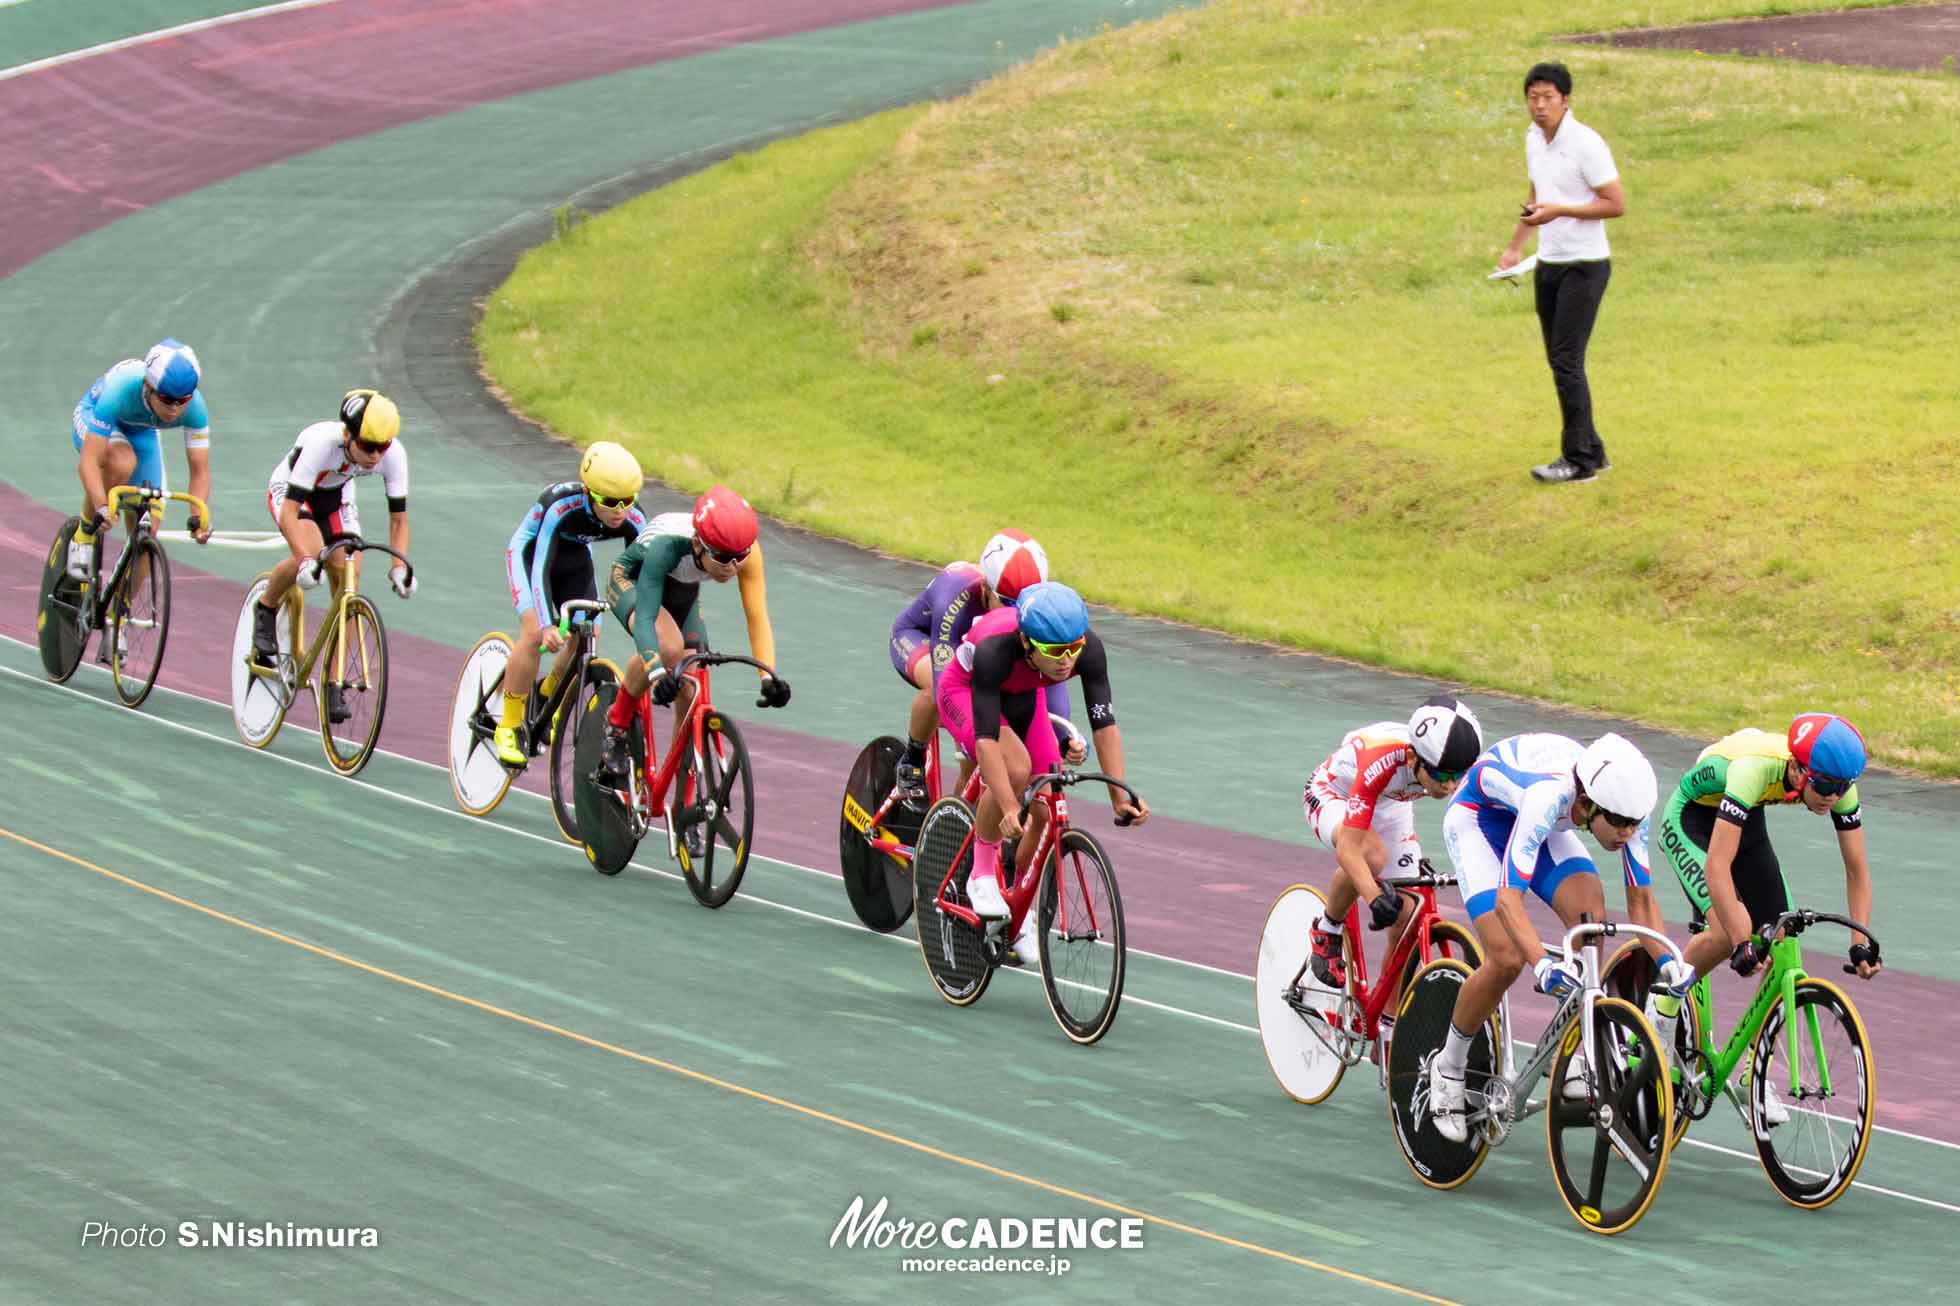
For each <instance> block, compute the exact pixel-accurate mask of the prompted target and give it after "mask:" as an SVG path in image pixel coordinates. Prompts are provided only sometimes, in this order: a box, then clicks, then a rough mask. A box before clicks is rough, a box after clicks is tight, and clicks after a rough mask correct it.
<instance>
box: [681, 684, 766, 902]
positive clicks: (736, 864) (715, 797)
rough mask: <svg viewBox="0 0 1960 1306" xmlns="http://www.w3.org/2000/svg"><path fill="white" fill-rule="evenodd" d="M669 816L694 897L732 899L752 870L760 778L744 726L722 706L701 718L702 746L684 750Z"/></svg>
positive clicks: (684, 870)
mask: <svg viewBox="0 0 1960 1306" xmlns="http://www.w3.org/2000/svg"><path fill="white" fill-rule="evenodd" d="M667 819H668V821H669V823H670V824H669V828H670V829H671V830H672V831H673V834H674V837H675V840H676V845H675V854H676V856H678V858H679V859H680V864H681V875H682V877H683V878H685V879H686V880H687V891H688V892H689V893H691V894H693V895H694V900H695V901H696V902H698V903H700V904H701V905H702V906H703V907H719V906H721V905H722V904H724V903H726V902H727V901H728V900H729V899H730V898H733V897H734V896H735V890H736V889H738V888H740V887H741V884H742V874H743V872H745V871H747V870H748V869H749V838H750V836H751V835H752V834H754V832H755V781H754V779H753V777H752V776H751V775H750V774H749V748H748V745H747V744H745V743H743V742H742V731H741V728H740V727H738V726H737V725H736V724H735V722H734V721H733V720H732V719H731V718H729V717H727V716H724V715H723V714H722V712H721V711H720V709H718V708H709V709H708V710H707V712H706V713H704V714H703V715H702V717H701V744H700V748H699V749H698V750H696V749H692V748H689V749H683V750H682V752H681V764H680V769H679V770H677V771H676V772H675V773H674V786H673V788H672V789H671V790H670V791H669V798H668V808H667Z"/></svg>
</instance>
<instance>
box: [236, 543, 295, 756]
mask: <svg viewBox="0 0 1960 1306" xmlns="http://www.w3.org/2000/svg"><path fill="white" fill-rule="evenodd" d="M270 579H271V578H270V576H269V575H261V576H260V577H259V578H258V579H257V580H255V581H253V582H252V584H251V587H250V588H249V589H247V590H246V591H245V602H244V603H243V604H241V605H240V606H239V609H238V620H237V621H236V622H235V623H234V624H233V626H232V631H231V723H232V727H233V728H234V729H235V730H237V731H238V737H239V738H240V739H241V740H243V741H244V742H245V743H247V744H249V745H250V746H251V747H253V748H264V747H265V746H266V745H267V744H269V743H271V742H272V740H273V737H274V736H276V735H277V734H278V733H279V727H280V726H281V725H283V724H284V723H285V720H286V710H287V709H288V708H290V707H292V705H293V698H294V695H295V693H296V692H297V690H298V687H299V686H298V670H297V668H298V663H297V662H296V661H295V654H294V650H295V649H297V648H298V647H299V639H298V633H297V631H296V630H295V628H294V625H293V616H292V614H293V612H294V605H293V604H292V603H291V602H281V603H280V604H279V607H278V609H277V610H276V611H275V612H274V614H273V619H272V620H273V630H274V631H275V632H276V636H277V639H278V642H279V654H278V656H277V657H276V658H274V659H273V664H272V666H271V667H268V668H258V667H255V666H254V665H253V662H252V630H253V627H254V624H255V618H256V614H257V611H258V606H259V596H260V595H261V594H264V593H265V589H266V585H267V583H268V582H269V580H270Z"/></svg>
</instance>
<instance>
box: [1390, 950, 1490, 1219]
mask: <svg viewBox="0 0 1960 1306" xmlns="http://www.w3.org/2000/svg"><path fill="white" fill-rule="evenodd" d="M1469 978H1470V968H1469V967H1468V966H1466V965H1464V964H1463V963H1462V962H1460V961H1455V960H1448V959H1439V960H1436V961H1432V962H1430V963H1429V964H1428V965H1427V966H1424V967H1423V968H1422V969H1421V970H1419V971H1417V972H1416V977H1415V979H1414V980H1413V981H1412V982H1411V983H1410V984H1409V987H1408V988H1407V989H1406V990H1405V991H1404V992H1403V994H1402V1009H1401V1010H1400V1011H1399V1012H1397V1013H1396V1017H1395V1037H1394V1038H1393V1039H1392V1040H1390V1042H1389V1045H1388V1046H1389V1054H1388V1116H1389V1121H1390V1123H1391V1124H1392V1125H1393V1126H1394V1128H1395V1144H1396V1146H1397V1147H1399V1148H1401V1149H1402V1159H1403V1160H1405V1161H1407V1162H1408V1163H1409V1169H1411V1170H1413V1171H1415V1174H1416V1178H1418V1179H1420V1180H1422V1182H1423V1183H1425V1184H1427V1185H1429V1186H1430V1187H1431V1188H1445V1189H1447V1188H1456V1187H1459V1186H1461V1185H1462V1184H1465V1183H1467V1182H1469V1180H1470V1176H1472V1175H1474V1174H1476V1173H1477V1169H1478V1167H1479V1166H1481V1165H1483V1163H1484V1157H1485V1156H1486V1155H1488V1154H1489V1152H1490V1140H1489V1138H1488V1137H1487V1136H1486V1135H1485V1134H1484V1131H1483V1130H1481V1129H1479V1128H1478V1127H1477V1126H1476V1125H1475V1124H1472V1125H1471V1126H1470V1136H1469V1137H1468V1138H1466V1139H1465V1140H1464V1141H1463V1142H1461V1143H1454V1142H1451V1141H1450V1140H1449V1139H1447V1138H1445V1137H1443V1136H1442V1135H1441V1134H1440V1133H1438V1132H1437V1131H1436V1125H1435V1122H1434V1121H1433V1120H1431V1119H1430V1114H1429V1063H1430V1062H1431V1061H1432V1060H1433V1059H1435V1057H1436V1056H1437V1055H1439V1054H1440V1053H1441V1052H1442V1050H1443V1043H1444V1041H1445V1039H1446V1037H1447V1035H1448V1033H1449V1028H1450V1016H1451V1013H1452V1012H1454V1011H1455V1010H1456V997H1457V993H1458V991H1459V990H1461V989H1462V987H1463V985H1464V983H1465V981H1467V980H1468V979H1469ZM1497 1038H1498V1034H1497V1022H1496V1020H1495V1019H1494V1018H1493V1019H1490V1020H1486V1021H1485V1022H1484V1023H1483V1024H1482V1025H1480V1026H1479V1027H1478V1029H1477V1033H1476V1037H1474V1038H1473V1039H1471V1040H1470V1060H1469V1062H1468V1063H1467V1065H1466V1067H1465V1073H1464V1083H1465V1085H1466V1087H1467V1089H1468V1096H1469V1107H1470V1110H1471V1112H1472V1113H1473V1114H1474V1113H1475V1112H1476V1110H1477V1108H1478V1105H1479V1104H1480V1103H1481V1101H1482V1100H1483V1094H1484V1086H1485V1085H1487V1084H1488V1083H1489V1082H1490V1081H1491V1079H1492V1077H1493V1076H1494V1075H1495V1074H1496V1073H1497V1046H1498V1044H1497Z"/></svg>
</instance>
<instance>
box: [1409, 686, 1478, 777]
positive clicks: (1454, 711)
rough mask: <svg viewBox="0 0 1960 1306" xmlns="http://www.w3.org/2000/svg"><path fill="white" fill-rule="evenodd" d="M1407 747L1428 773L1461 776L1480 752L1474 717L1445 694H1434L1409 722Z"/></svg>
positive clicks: (1464, 707) (1468, 710) (1473, 714)
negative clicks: (1427, 769)
mask: <svg viewBox="0 0 1960 1306" xmlns="http://www.w3.org/2000/svg"><path fill="white" fill-rule="evenodd" d="M1409 744H1410V746H1411V747H1413V748H1414V749H1415V750H1416V756H1417V757H1419V758H1421V759H1422V764H1423V765H1424V766H1426V767H1428V768H1429V769H1430V770H1431V771H1437V772H1441V773H1442V774H1444V775H1461V774H1462V773H1463V772H1465V771H1468V770H1469V769H1470V765H1471V763H1473V762H1475V761H1476V760H1477V754H1479V753H1481V752H1483V751H1484V727H1483V723H1482V722H1480V721H1478V720H1477V714H1476V713H1475V712H1472V711H1471V710H1470V709H1469V708H1468V707H1466V706H1465V705H1464V704H1462V703H1459V702H1458V701H1457V700H1456V699H1454V698H1451V697H1450V696H1449V695H1448V694H1438V695H1437V696H1436V697H1434V698H1432V699H1430V700H1428V701H1427V702H1425V703H1424V704H1423V705H1422V706H1421V707H1419V708H1417V709H1416V711H1415V715H1414V716H1412V717H1410V718H1409Z"/></svg>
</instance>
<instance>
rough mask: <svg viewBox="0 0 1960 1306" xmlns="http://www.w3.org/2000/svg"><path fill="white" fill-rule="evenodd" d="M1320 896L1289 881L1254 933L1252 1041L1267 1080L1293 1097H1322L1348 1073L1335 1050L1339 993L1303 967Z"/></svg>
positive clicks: (1340, 1040)
mask: <svg viewBox="0 0 1960 1306" xmlns="http://www.w3.org/2000/svg"><path fill="white" fill-rule="evenodd" d="M1326 911H1327V900H1326V898H1324V897H1322V896H1321V892H1320V890H1318V889H1316V888H1314V887H1313V886H1312V885H1310V884H1296V885H1294V886H1292V887H1291V888H1289V889H1287V890H1286V891H1285V892H1284V893H1282V894H1280V896H1279V897H1278V898H1276V899H1274V901H1273V906H1272V910H1270V911H1268V912H1267V913H1266V929H1265V932H1264V933H1263V934H1261V935H1260V936H1259V961H1258V965H1257V967H1256V969H1255V971H1254V977H1253V983H1252V989H1253V997H1254V999H1255V1005H1257V1007H1258V1009H1259V1041H1260V1042H1261V1043H1262V1044H1264V1045H1265V1048H1266V1064H1267V1065H1269V1066H1271V1067H1272V1070H1273V1078H1275V1079H1277V1080H1279V1086H1280V1087H1281V1088H1283V1089H1285V1090H1286V1095H1287V1096H1288V1097H1290V1098H1292V1099H1293V1100H1294V1101H1295V1102H1304V1103H1306V1104H1308V1105H1309V1106H1311V1105H1312V1104H1314V1103H1316V1102H1324V1101H1326V1100H1327V1098H1328V1095H1329V1094H1331V1093H1333V1091H1334V1088H1335V1086H1336V1085H1338V1084H1339V1083H1340V1082H1341V1076H1342V1075H1343V1074H1345V1073H1347V1058H1346V1057H1345V1056H1344V1055H1342V1052H1341V1050H1340V1049H1341V1048H1342V1047H1343V1046H1344V1045H1345V1042H1346V1039H1345V1036H1344V1035H1343V1034H1341V1032H1340V1028H1341V998H1342V994H1341V993H1340V992H1338V991H1337V990H1334V989H1331V988H1328V987H1327V986H1326V985H1325V984H1322V983H1321V982H1320V981H1319V980H1317V979H1315V978H1314V975H1313V971H1312V970H1311V969H1309V968H1308V966H1307V953H1308V950H1309V949H1310V948H1311V946H1312V944H1311V942H1310V941H1309V938H1308V935H1309V933H1310V931H1311V930H1312V929H1313V923H1314V922H1315V921H1317V920H1319V919H1320V918H1321V916H1322V915H1323V914H1325V912H1326Z"/></svg>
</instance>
